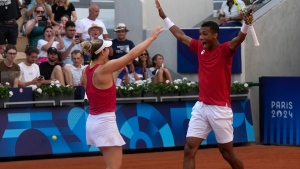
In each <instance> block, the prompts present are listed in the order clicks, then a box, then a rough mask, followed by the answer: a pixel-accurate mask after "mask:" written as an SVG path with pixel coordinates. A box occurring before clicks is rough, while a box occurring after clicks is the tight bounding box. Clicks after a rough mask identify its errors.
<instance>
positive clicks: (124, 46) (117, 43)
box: [109, 23, 134, 60]
mask: <svg viewBox="0 0 300 169" xmlns="http://www.w3.org/2000/svg"><path fill="white" fill-rule="evenodd" d="M114 31H115V32H116V35H117V38H116V39H113V40H112V42H113V44H112V49H113V50H112V52H111V53H110V58H109V59H110V60H111V59H118V58H120V57H122V56H124V55H125V54H127V53H128V52H129V51H130V50H131V49H132V48H134V43H133V42H132V41H131V40H128V39H126V35H127V32H129V30H128V29H127V27H126V25H125V24H124V23H119V24H118V26H117V27H116V29H114Z"/></svg>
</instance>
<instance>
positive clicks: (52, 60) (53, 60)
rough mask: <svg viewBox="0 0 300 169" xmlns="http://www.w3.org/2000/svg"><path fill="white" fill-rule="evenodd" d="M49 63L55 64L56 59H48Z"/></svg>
mask: <svg viewBox="0 0 300 169" xmlns="http://www.w3.org/2000/svg"><path fill="white" fill-rule="evenodd" d="M48 60H49V61H50V62H56V60H57V59H52V58H48Z"/></svg>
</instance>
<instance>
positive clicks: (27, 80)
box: [14, 47, 45, 88]
mask: <svg viewBox="0 0 300 169" xmlns="http://www.w3.org/2000/svg"><path fill="white" fill-rule="evenodd" d="M25 53H26V60H25V61H24V62H21V63H19V66H20V78H19V79H18V80H17V82H16V81H15V84H14V87H28V86H29V87H32V88H36V87H37V86H40V85H41V84H43V83H44V82H45V79H44V78H43V77H42V76H40V69H39V66H38V65H37V64H35V62H36V59H37V56H38V54H39V50H38V49H37V48H36V47H28V48H27V49H26V51H25Z"/></svg>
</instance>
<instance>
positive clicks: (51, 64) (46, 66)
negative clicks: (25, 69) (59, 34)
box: [39, 47, 65, 86]
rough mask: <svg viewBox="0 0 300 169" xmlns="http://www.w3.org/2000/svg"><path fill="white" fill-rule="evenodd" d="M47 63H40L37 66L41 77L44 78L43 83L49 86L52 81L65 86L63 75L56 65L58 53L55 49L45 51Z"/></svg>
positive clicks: (59, 67)
mask: <svg viewBox="0 0 300 169" xmlns="http://www.w3.org/2000/svg"><path fill="white" fill-rule="evenodd" d="M47 55H48V61H47V62H42V63H41V64H40V66H39V68H40V74H41V76H44V78H45V83H47V84H50V83H51V81H53V80H58V81H59V82H60V83H61V85H63V86H64V85H65V80H64V75H63V71H62V68H61V66H60V65H59V64H58V63H56V62H57V60H58V51H57V49H56V48H55V47H50V48H49V49H48V50H47Z"/></svg>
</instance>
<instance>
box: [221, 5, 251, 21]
mask: <svg viewBox="0 0 300 169" xmlns="http://www.w3.org/2000/svg"><path fill="white" fill-rule="evenodd" d="M237 3H238V4H239V5H240V7H241V8H242V9H244V8H245V7H246V6H245V3H244V2H243V1H241V0H237ZM219 20H220V23H221V24H220V26H242V20H243V17H242V16H241V15H240V11H239V10H238V9H237V7H236V5H235V4H234V2H233V0H227V1H224V2H223V4H222V7H221V9H220V14H219Z"/></svg>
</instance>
